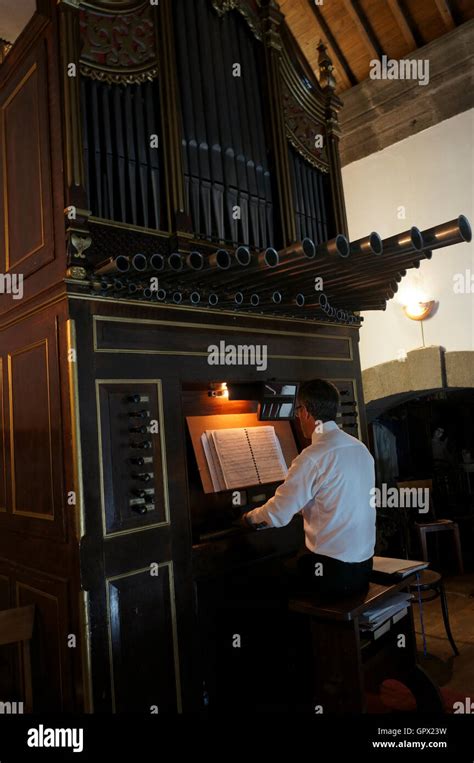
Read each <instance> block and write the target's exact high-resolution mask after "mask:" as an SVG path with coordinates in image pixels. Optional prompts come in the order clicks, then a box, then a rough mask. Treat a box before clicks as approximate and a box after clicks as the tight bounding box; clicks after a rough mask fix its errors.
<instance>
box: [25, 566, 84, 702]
mask: <svg viewBox="0 0 474 763" xmlns="http://www.w3.org/2000/svg"><path fill="white" fill-rule="evenodd" d="M67 600H68V588H67V585H66V583H65V582H64V581H58V580H54V579H50V578H48V577H46V576H44V575H43V574H41V573H37V572H36V571H32V570H28V571H26V570H25V571H22V572H21V573H19V574H18V575H17V576H16V601H15V606H17V607H24V606H27V605H28V604H34V606H35V625H34V631H33V639H32V642H31V664H32V674H33V680H32V683H33V710H34V711H41V712H60V711H64V710H69V709H71V707H72V699H71V655H72V651H71V650H70V649H69V648H68V644H67V636H68V631H69V628H68V601H67Z"/></svg>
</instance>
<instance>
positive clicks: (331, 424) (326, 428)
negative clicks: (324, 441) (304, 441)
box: [311, 421, 339, 444]
mask: <svg viewBox="0 0 474 763" xmlns="http://www.w3.org/2000/svg"><path fill="white" fill-rule="evenodd" d="M321 427H322V431H321ZM334 429H339V427H338V425H337V424H336V422H335V421H325V422H322V421H317V422H316V429H315V430H314V432H313V434H312V437H311V442H312V443H313V444H314V443H316V442H318V440H319V438H320V437H322V435H323V434H326V433H327V432H332V431H333V430H334Z"/></svg>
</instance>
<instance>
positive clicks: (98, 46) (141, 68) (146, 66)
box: [80, 3, 158, 84]
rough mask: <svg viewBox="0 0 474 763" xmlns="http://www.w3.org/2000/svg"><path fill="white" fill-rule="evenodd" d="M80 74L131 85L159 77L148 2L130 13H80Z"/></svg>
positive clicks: (152, 24) (82, 11)
mask: <svg viewBox="0 0 474 763" xmlns="http://www.w3.org/2000/svg"><path fill="white" fill-rule="evenodd" d="M80 30H81V38H82V52H81V58H80V63H81V74H83V75H84V76H86V77H91V78H92V79H98V80H103V81H105V82H109V83H124V84H132V83H137V82H143V81H145V80H147V79H153V78H154V77H156V76H157V74H158V64H157V51H156V40H155V26H154V22H153V16H152V7H151V5H150V3H144V4H142V5H141V6H139V7H136V8H135V9H133V11H130V10H127V11H122V12H120V11H116V12H114V13H111V12H105V11H104V12H96V11H94V10H89V9H88V10H81V12H80Z"/></svg>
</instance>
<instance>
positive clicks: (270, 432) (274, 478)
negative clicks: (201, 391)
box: [201, 426, 288, 491]
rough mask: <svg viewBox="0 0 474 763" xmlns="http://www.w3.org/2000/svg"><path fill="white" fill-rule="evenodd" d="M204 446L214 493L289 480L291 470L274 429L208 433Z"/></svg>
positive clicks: (230, 430) (224, 430)
mask: <svg viewBox="0 0 474 763" xmlns="http://www.w3.org/2000/svg"><path fill="white" fill-rule="evenodd" d="M201 442H202V445H203V449H204V453H205V456H206V459H207V462H208V465H209V471H210V475H211V480H212V485H213V487H214V490H215V491H219V490H232V489H234V488H241V487H249V486H251V485H258V484H265V483H269V482H280V481H281V480H283V479H284V478H285V477H286V474H287V471H288V468H287V465H286V463H285V459H284V457H283V453H282V450H281V446H280V442H279V440H278V437H277V436H276V433H275V429H274V428H273V427H272V426H267V427H243V428H236V429H215V430H207V431H206V432H205V433H204V434H203V435H202V437H201Z"/></svg>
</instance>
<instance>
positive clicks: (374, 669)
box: [289, 575, 444, 713]
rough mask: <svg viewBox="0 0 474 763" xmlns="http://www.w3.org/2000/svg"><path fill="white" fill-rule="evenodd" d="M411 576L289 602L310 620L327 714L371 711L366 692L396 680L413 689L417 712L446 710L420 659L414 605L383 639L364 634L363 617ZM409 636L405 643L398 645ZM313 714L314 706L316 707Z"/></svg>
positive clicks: (318, 700)
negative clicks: (335, 597)
mask: <svg viewBox="0 0 474 763" xmlns="http://www.w3.org/2000/svg"><path fill="white" fill-rule="evenodd" d="M413 580H414V576H413V575H411V576H409V577H407V578H405V580H403V581H401V582H398V583H396V584H394V585H379V584H377V583H370V586H369V590H368V591H367V593H366V594H362V595H360V596H354V597H351V598H348V599H345V600H340V601H339V602H334V603H323V602H322V601H320V600H318V599H317V598H316V596H315V595H308V594H304V595H302V596H301V597H300V596H297V597H293V598H291V599H290V601H289V609H290V612H294V613H299V614H303V615H306V616H307V617H308V618H309V621H310V628H311V640H312V651H313V670H314V697H313V703H314V705H315V706H316V705H321V706H322V711H323V713H364V712H366V690H367V689H371V690H375V689H377V688H378V687H379V686H380V684H381V683H382V682H383V681H385V680H387V679H389V678H391V679H396V680H398V681H401V682H402V683H403V684H405V686H407V687H408V688H409V689H410V690H411V691H412V693H413V695H414V697H415V699H416V703H417V710H418V712H436V713H440V712H443V709H444V708H443V702H442V699H441V696H440V693H439V690H438V688H437V687H436V686H435V684H434V683H433V682H432V681H431V679H430V678H429V676H428V675H427V673H425V671H424V670H423V669H422V668H421V667H420V666H419V665H418V664H417V662H416V640H415V631H414V628H413V613H412V608H411V607H408V611H407V613H406V614H405V615H404V616H403V617H402V618H401V619H400V620H399V621H398V622H397V623H396V625H395V626H393V627H392V628H391V629H390V631H388V632H387V633H385V634H383V635H382V636H381V637H380V638H379V639H376V640H372V639H369V638H364V634H363V633H361V631H360V624H359V618H360V616H361V615H362V614H363V613H364V612H365V611H366V610H367V609H369V608H370V607H373V606H375V605H379V604H381V603H382V602H384V601H385V600H386V599H388V598H389V597H390V596H391V595H392V594H394V593H396V592H397V591H401V590H402V589H407V587H408V586H409V584H410V583H412V582H413ZM401 634H403V635H404V636H405V646H404V647H399V646H398V645H397V643H398V639H399V636H400V635H401ZM312 712H313V713H314V708H313V710H312Z"/></svg>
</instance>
